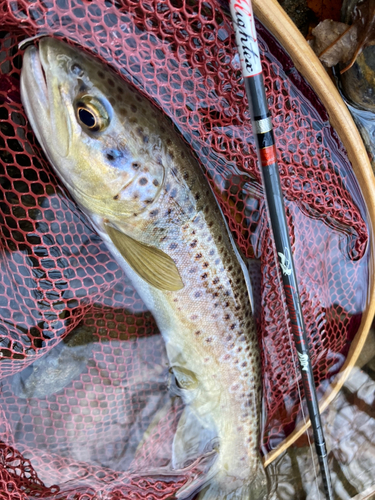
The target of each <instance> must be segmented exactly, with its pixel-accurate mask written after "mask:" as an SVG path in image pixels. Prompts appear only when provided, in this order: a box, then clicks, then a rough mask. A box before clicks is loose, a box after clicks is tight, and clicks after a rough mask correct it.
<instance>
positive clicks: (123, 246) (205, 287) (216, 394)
mask: <svg viewBox="0 0 375 500" xmlns="http://www.w3.org/2000/svg"><path fill="white" fill-rule="evenodd" d="M21 99H22V103H23V106H24V108H25V112H26V115H27V117H28V120H29V122H30V124H31V127H32V128H33V130H34V133H35V135H36V137H37V139H38V141H39V143H40V145H41V146H42V148H43V150H44V152H45V154H46V157H47V158H48V160H49V162H50V164H51V165H52V167H53V169H54V170H55V171H56V173H57V175H58V176H59V178H60V179H61V181H62V183H63V185H64V186H65V187H66V188H67V190H68V191H69V193H70V194H71V196H72V197H73V198H74V200H75V201H76V203H77V206H78V207H79V208H80V209H81V210H82V212H83V213H84V214H85V215H86V216H87V218H88V219H89V220H90V222H91V224H92V226H93V227H94V228H95V230H96V231H97V233H98V234H99V236H100V237H101V238H102V239H103V241H104V242H105V244H106V245H107V247H108V250H109V251H110V252H111V254H112V255H113V256H114V258H115V259H116V260H117V262H118V263H119V265H120V266H121V267H122V269H123V270H124V272H125V273H126V275H127V276H128V277H129V279H130V280H131V281H132V284H133V286H134V288H135V289H136V291H137V292H138V294H139V295H140V297H141V298H142V300H143V301H144V303H145V305H146V306H147V307H148V309H149V310H150V311H151V313H152V314H153V316H154V318H155V321H156V323H157V325H158V328H159V330H160V332H161V335H162V337H163V340H164V342H165V346H166V352H167V356H168V362H169V370H170V373H171V377H172V380H173V383H174V387H175V389H176V392H178V395H179V396H181V397H182V399H183V401H184V403H185V409H184V411H183V413H182V415H181V417H180V420H179V422H178V427H177V430H176V432H175V435H174V439H173V449H172V450H171V457H172V458H171V467H172V469H173V470H176V471H177V470H182V469H184V467H187V466H188V464H189V463H191V460H192V459H194V458H197V457H200V456H209V455H210V454H211V455H213V456H214V457H215V459H214V460H213V461H212V462H210V467H209V469H208V470H206V471H205V473H204V474H203V477H202V475H201V476H199V477H197V478H195V479H194V480H193V481H192V482H191V483H190V484H189V485H185V486H184V487H182V488H181V489H180V490H179V491H178V492H177V494H176V495H177V497H178V498H186V497H188V496H190V495H191V494H192V493H195V492H198V491H199V498H200V499H201V500H213V499H215V500H220V499H223V500H224V499H228V500H229V499H231V500H245V499H246V500H249V499H251V500H260V499H264V498H267V491H268V486H267V475H266V472H265V469H264V467H263V465H262V460H261V457H260V453H259V434H260V423H261V370H260V353H259V344H258V338H257V331H256V326H255V321H254V318H253V314H252V309H251V300H250V288H251V287H250V285H251V284H250V282H249V278H248V275H247V272H246V266H245V263H244V261H243V259H242V258H241V255H240V254H239V251H238V249H237V247H236V245H235V243H234V240H233V237H232V236H231V234H230V232H229V230H228V227H227V224H226V222H225V219H224V216H223V214H222V212H221V210H220V208H219V206H218V203H217V201H216V199H215V197H214V194H213V192H212V190H211V188H210V185H209V183H208V181H207V180H206V178H205V176H204V174H203V172H202V171H201V168H200V166H199V164H198V161H197V160H196V158H195V157H194V156H193V154H192V153H191V151H190V149H189V148H188V146H187V145H186V143H185V142H184V141H183V140H182V138H181V137H180V136H179V134H178V133H177V132H176V131H175V129H174V127H173V125H172V124H171V123H170V121H168V119H167V117H166V116H165V115H164V114H163V113H162V112H161V111H160V110H159V109H158V108H157V107H156V106H155V105H154V104H152V103H151V102H150V101H149V100H148V99H147V98H146V97H144V96H143V95H142V94H141V93H140V92H139V91H138V90H137V89H135V88H133V86H132V85H131V84H129V83H127V82H126V81H125V80H124V79H123V78H121V77H120V76H119V75H118V74H117V73H115V72H114V71H113V70H112V69H111V68H110V67H109V66H107V65H106V64H104V63H102V62H101V61H99V60H98V59H96V58H95V57H94V56H92V55H89V54H87V53H86V52H84V51H83V50H82V49H79V48H77V47H73V46H71V45H69V44H67V43H65V42H62V41H60V40H58V39H54V38H52V37H44V38H41V39H40V40H39V44H38V46H29V47H27V49H26V50H25V53H24V57H23V68H22V72H21Z"/></svg>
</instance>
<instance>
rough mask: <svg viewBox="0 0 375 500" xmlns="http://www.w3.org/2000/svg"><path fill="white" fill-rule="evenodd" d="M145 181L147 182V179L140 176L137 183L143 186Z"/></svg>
mask: <svg viewBox="0 0 375 500" xmlns="http://www.w3.org/2000/svg"><path fill="white" fill-rule="evenodd" d="M147 183H148V180H147V179H146V177H141V178H140V179H139V184H140V185H141V186H145V185H146V184H147Z"/></svg>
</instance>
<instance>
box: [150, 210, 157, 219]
mask: <svg viewBox="0 0 375 500" xmlns="http://www.w3.org/2000/svg"><path fill="white" fill-rule="evenodd" d="M158 213H159V210H158V209H157V208H156V209H155V210H151V212H150V215H151V217H156V216H157V215H158Z"/></svg>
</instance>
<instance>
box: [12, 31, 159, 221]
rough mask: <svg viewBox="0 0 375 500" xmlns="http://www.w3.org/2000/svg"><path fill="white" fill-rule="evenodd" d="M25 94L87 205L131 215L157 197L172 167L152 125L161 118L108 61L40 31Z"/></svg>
mask: <svg viewBox="0 0 375 500" xmlns="http://www.w3.org/2000/svg"><path fill="white" fill-rule="evenodd" d="M21 98H22V102H23V105H24V107H25V110H26V114H27V116H28V119H29V121H30V123H31V126H32V128H33V130H34V132H35V134H36V136H37V139H38V141H39V142H40V144H41V146H42V148H43V149H44V151H45V153H46V155H47V157H48V159H49V160H50V162H51V164H52V166H53V167H54V169H55V170H56V171H57V174H58V175H59V176H60V178H61V179H62V181H63V183H64V184H65V185H66V187H67V188H68V190H69V191H70V193H71V194H72V195H73V197H74V198H75V199H76V201H77V202H78V203H79V204H80V205H81V206H82V207H83V209H84V210H86V211H88V212H91V213H95V214H97V215H100V216H106V217H108V216H110V217H115V218H116V217H122V218H123V217H130V216H132V215H134V214H138V213H140V212H142V211H144V210H145V209H146V208H147V207H149V206H150V204H152V203H153V201H154V200H155V199H156V198H157V197H158V195H159V194H160V191H161V189H162V185H163V182H164V178H165V172H164V167H163V164H162V161H161V159H160V157H161V145H160V139H159V138H158V136H157V135H155V134H153V133H151V130H154V129H155V127H156V126H157V125H156V122H157V121H156V119H155V118H153V117H152V116H150V115H151V114H152V112H149V113H142V112H141V111H139V112H138V113H137V112H136V111H137V104H138V109H139V107H140V106H139V103H138V101H137V98H138V99H139V96H138V95H137V93H136V92H134V91H133V89H132V88H131V86H130V85H129V84H127V83H126V82H125V81H124V80H123V79H122V78H120V77H119V76H118V75H117V74H115V73H114V72H113V71H112V70H111V69H110V68H109V67H107V66H106V65H105V64H103V63H101V62H100V61H98V60H96V59H94V58H93V57H91V56H90V55H88V54H86V53H85V52H83V51H82V50H80V51H79V50H77V49H76V48H74V47H72V46H70V45H68V44H67V43H65V42H62V41H59V40H56V39H53V38H50V37H44V38H41V39H40V40H39V45H38V47H34V46H29V47H28V48H27V49H26V51H25V54H24V60H23V68H22V73H21ZM143 99H144V100H146V99H145V98H143ZM147 104H148V103H147ZM149 109H151V106H150V105H149V107H148V108H147V110H149Z"/></svg>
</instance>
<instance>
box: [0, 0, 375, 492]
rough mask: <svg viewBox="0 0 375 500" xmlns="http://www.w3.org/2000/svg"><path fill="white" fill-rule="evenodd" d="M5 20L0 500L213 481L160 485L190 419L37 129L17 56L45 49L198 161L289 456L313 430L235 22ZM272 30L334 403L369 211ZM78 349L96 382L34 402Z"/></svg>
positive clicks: (312, 326) (322, 115)
mask: <svg viewBox="0 0 375 500" xmlns="http://www.w3.org/2000/svg"><path fill="white" fill-rule="evenodd" d="M0 6H1V8H0V23H1V25H0V29H1V30H2V31H1V33H0V44H1V45H0V196H1V203H0V225H1V249H0V252H1V253H0V255H1V257H0V265H1V273H0V354H1V360H0V376H1V384H2V389H1V394H0V424H1V426H0V431H1V437H0V491H1V498H4V499H6V498H9V499H10V498H11V499H26V498H37V497H38V498H74V499H77V500H78V499H87V500H89V499H94V498H98V499H99V498H110V499H113V500H115V499H124V498H126V499H130V498H131V499H141V498H147V499H149V500H151V499H166V498H167V497H170V496H171V495H173V494H174V493H175V492H176V491H177V490H178V489H179V488H180V487H181V486H182V485H183V484H185V483H186V482H187V481H189V480H191V479H192V478H193V477H195V476H196V475H197V474H200V473H201V471H202V468H200V466H199V464H198V463H193V464H192V465H191V466H190V467H188V468H187V469H186V470H185V471H184V472H183V473H182V472H181V473H180V475H177V474H173V472H171V473H170V474H169V475H168V474H164V475H163V476H160V475H158V474H157V473H155V471H157V470H160V469H161V468H163V467H164V468H166V470H168V466H169V464H170V461H171V444H172V440H173V435H174V432H175V429H176V426H177V423H178V419H179V416H180V414H181V410H182V407H183V403H182V401H181V400H180V398H178V397H171V396H170V394H169V392H168V365H167V363H168V361H167V358H166V354H165V351H164V345H163V341H162V339H161V336H160V334H158V330H157V327H156V324H155V322H154V320H153V318H152V316H151V315H150V313H149V312H148V311H147V310H146V308H145V306H144V305H143V303H142V301H141V300H140V298H139V296H138V295H137V293H136V292H135V290H134V289H133V287H132V285H131V283H130V282H129V280H128V279H127V278H126V277H125V276H124V274H123V272H122V270H121V269H120V268H119V266H118V264H117V263H116V262H115V261H114V260H113V258H112V257H111V255H110V254H109V252H108V251H107V249H106V247H105V245H104V244H103V243H102V241H101V240H100V238H99V237H98V236H97V235H96V234H95V233H94V231H93V230H92V228H91V226H90V223H89V222H88V221H87V220H86V218H85V216H83V215H82V213H81V212H80V211H79V210H78V209H77V207H76V206H75V204H74V203H73V202H72V201H71V199H70V197H69V195H68V194H67V193H66V191H65V189H64V186H62V185H61V184H60V183H59V181H58V180H57V178H56V176H55V175H54V173H53V172H52V171H51V169H50V167H49V165H48V161H47V160H46V158H45V156H44V154H43V152H42V151H41V149H40V147H39V145H38V143H37V141H36V139H35V136H34V134H33V132H32V130H31V128H30V125H29V124H28V122H27V119H26V117H25V113H24V111H23V107H22V104H21V101H20V93H19V76H20V68H21V65H22V53H23V52H22V50H20V49H18V43H19V42H20V41H21V40H23V39H25V38H26V37H31V36H35V35H37V34H49V35H51V36H54V37H59V38H63V39H65V40H68V41H70V43H73V44H76V45H78V46H81V47H83V48H84V49H86V50H87V51H89V52H92V53H94V54H96V55H97V56H98V57H99V58H101V59H102V60H103V61H105V62H106V63H108V64H109V65H110V66H112V68H114V70H115V71H117V72H118V73H119V74H121V75H122V76H123V77H124V78H125V79H127V80H129V81H130V82H132V83H133V84H134V85H135V86H136V87H137V89H139V91H140V92H142V93H144V94H145V95H146V96H148V97H149V98H150V99H151V100H153V102H155V103H156V104H157V106H159V107H160V108H161V109H162V110H163V111H164V112H165V113H166V114H167V115H168V116H169V117H170V118H171V120H172V121H173V122H174V124H175V126H176V127H177V128H178V130H179V131H180V133H181V134H182V136H183V137H184V138H185V140H186V141H187V142H188V143H189V144H190V145H191V148H192V151H193V152H194V153H195V155H196V157H197V158H198V159H199V161H200V163H201V165H202V168H203V169H204V171H205V173H206V175H207V178H208V179H209V181H210V183H211V186H212V187H213V189H214V192H215V194H216V196H217V199H218V201H219V203H220V205H221V207H222V209H223V211H224V214H225V216H226V217H227V220H228V222H229V226H230V229H231V231H232V233H233V235H234V237H235V239H236V241H237V243H238V245H239V247H240V248H241V250H242V252H243V254H244V255H245V256H246V258H247V259H248V263H249V269H250V273H251V275H252V277H253V281H254V283H258V285H259V286H258V288H257V287H255V292H254V303H255V306H256V309H257V310H258V313H259V314H258V317H257V319H258V324H259V342H260V345H261V352H262V375H263V397H264V402H265V425H264V429H263V431H262V443H261V447H262V450H263V453H264V454H266V453H267V452H269V451H270V450H272V449H274V448H276V447H277V446H278V445H280V443H281V442H282V441H283V440H284V439H285V437H286V436H288V435H289V434H290V432H292V431H293V429H294V428H295V425H296V421H298V420H299V419H300V418H301V417H300V397H299V394H298V384H297V377H298V375H297V373H296V370H295V359H294V357H295V351H294V349H293V348H291V344H290V339H289V334H288V328H287V324H286V320H285V314H284V308H283V299H282V296H281V292H280V289H279V286H278V280H277V273H278V271H277V268H276V265H275V260H274V250H273V246H272V242H271V239H270V232H269V227H268V224H267V219H266V213H265V205H264V200H263V195H262V189H261V183H260V176H259V172H258V169H257V165H256V155H255V152H254V140H253V136H252V132H251V127H250V124H249V115H248V112H247V101H246V99H245V95H244V87H243V85H242V81H241V74H240V65H239V59H238V56H237V51H236V49H235V42H234V35H233V31H232V27H231V23H230V20H229V17H228V14H227V12H226V11H225V10H223V7H221V6H220V5H219V4H218V3H216V2H215V1H214V0H207V1H198V0H166V1H163V2H159V1H157V0H155V1H152V0H137V1H131V0H121V1H118V2H117V1H113V0H105V1H104V0H96V1H95V2H91V1H88V0H36V1H33V0H8V1H7V0H1V2H0ZM258 30H259V38H260V47H261V52H262V60H263V67H264V71H265V81H266V87H267V95H268V103H269V106H270V108H271V110H272V113H273V117H274V118H273V120H274V125H275V134H276V139H277V148H278V152H279V159H280V173H281V178H282V186H283V190H284V194H285V199H286V207H287V215H288V221H289V227H290V234H291V238H292V243H293V249H294V252H295V262H296V269H297V275H298V279H299V288H300V292H301V299H302V303H303V312H304V318H305V322H306V326H307V331H308V334H309V343H310V348H311V352H312V359H313V364H314V370H315V371H314V373H315V377H316V382H317V384H318V385H319V384H320V387H323V384H324V383H326V381H327V380H328V381H330V380H332V377H334V375H335V374H337V372H338V371H339V370H340V368H341V366H342V364H343V363H344V361H345V357H346V355H347V353H348V349H349V347H350V343H351V341H352V340H353V338H354V337H355V334H356V332H357V330H358V327H359V324H360V321H361V315H362V311H363V309H364V306H365V303H366V293H367V281H368V278H367V276H368V254H369V244H368V228H367V223H366V215H365V214H366V210H365V206H364V202H363V200H362V197H361V194H360V192H359V189H358V187H357V184H356V181H355V179H354V177H353V174H352V173H351V167H350V164H349V161H348V159H347V157H346V153H345V150H344V148H343V146H342V144H341V143H340V141H339V139H338V136H337V135H336V133H335V131H334V130H333V129H332V128H331V127H330V125H329V122H328V116H327V114H326V112H325V110H324V109H323V107H322V105H321V103H320V102H319V101H318V99H317V98H316V96H315V94H314V93H313V91H312V90H311V89H310V87H309V86H308V85H307V84H306V83H305V82H304V81H303V79H302V78H301V77H300V75H299V73H298V72H297V71H296V69H295V68H294V66H293V64H292V62H291V60H290V59H289V57H288V56H287V55H286V54H285V53H284V51H283V49H282V48H281V47H280V46H279V45H278V44H277V42H275V40H274V39H273V38H272V36H271V35H270V34H269V33H268V32H267V31H266V30H265V29H264V28H263V27H262V26H261V25H259V24H258ZM259 306H261V307H259ZM73 331H74V332H76V333H77V332H78V333H77V335H76V336H75V337H73V338H71V337H69V335H70V332H73ZM81 337H82V338H83V339H84V341H81V344H80V345H81V347H82V349H81V351H79V352H80V354H79V356H78V358H79V359H78V358H77V363H78V364H79V363H81V364H82V367H81V369H80V370H78V372H77V373H76V374H75V376H71V377H70V380H69V381H68V382H69V383H67V384H65V386H64V384H62V387H61V388H60V389H59V387H58V386H57V385H56V388H55V391H53V390H49V389H48V388H47V382H46V381H43V379H42V377H41V379H40V380H39V385H40V386H41V387H42V388H41V389H40V394H39V393H37V392H36V393H35V396H38V394H39V397H26V396H25V394H23V393H22V390H20V389H19V387H17V380H19V379H18V378H17V374H19V373H20V372H21V371H22V370H34V371H36V370H37V368H36V367H37V366H38V367H41V366H46V365H48V364H49V363H52V364H53V363H54V359H55V358H54V357H53V354H52V353H54V352H60V353H61V352H62V350H61V346H63V347H64V349H66V350H67V352H68V353H69V346H71V345H73V344H74V342H75V341H74V339H77V338H78V339H79V338H81ZM69 339H70V340H69ZM72 343H73V344H72ZM76 344H79V340H78V341H77V340H76ZM59 346H60V347H59ZM56 349H60V351H56ZM68 357H69V356H68ZM70 357H71V356H70ZM40 359H42V360H43V363H42V364H40V362H39V365H38V360H40ZM32 363H34V365H33V366H34V368H33V367H31V364H32ZM38 369H39V368H38ZM40 369H41V368H40ZM66 370H68V369H66ZM22 373H25V372H22ZM68 375H69V374H68ZM68 375H67V377H68ZM43 384H44V385H45V387H44V386H43ZM56 384H57V382H56ZM43 387H44V389H43ZM38 390H39V388H38ZM43 390H44V392H43ZM320 392H322V391H320Z"/></svg>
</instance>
